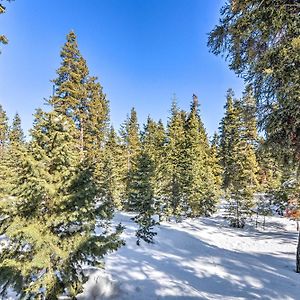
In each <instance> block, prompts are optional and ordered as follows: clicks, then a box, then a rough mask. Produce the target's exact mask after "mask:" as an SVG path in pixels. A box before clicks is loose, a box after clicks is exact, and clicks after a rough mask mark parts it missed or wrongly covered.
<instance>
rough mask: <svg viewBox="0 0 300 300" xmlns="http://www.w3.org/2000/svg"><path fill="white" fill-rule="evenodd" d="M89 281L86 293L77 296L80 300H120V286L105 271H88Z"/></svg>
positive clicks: (85, 288) (94, 269)
mask: <svg viewBox="0 0 300 300" xmlns="http://www.w3.org/2000/svg"><path fill="white" fill-rule="evenodd" d="M87 275H88V276H89V280H88V281H87V282H86V283H85V284H84V292H83V293H81V294H79V295H77V296H76V298H77V299H78V300H104V299H118V298H117V297H118V295H119V290H120V289H119V285H118V283H117V282H116V281H114V280H112V279H111V276H110V275H109V274H107V273H106V272H105V271H104V270H99V269H96V268H91V269H89V270H87Z"/></svg>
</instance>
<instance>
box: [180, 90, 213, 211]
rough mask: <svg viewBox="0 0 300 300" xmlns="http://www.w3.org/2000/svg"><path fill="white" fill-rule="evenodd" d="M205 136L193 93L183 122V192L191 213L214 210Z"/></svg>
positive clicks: (196, 100)
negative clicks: (189, 108)
mask: <svg viewBox="0 0 300 300" xmlns="http://www.w3.org/2000/svg"><path fill="white" fill-rule="evenodd" d="M209 152H210V148H209V143H208V138H207V135H206V132H205V129H204V126H203V123H202V121H201V118H200V114H199V103H198V98H197V96H196V95H193V102H192V105H191V110H190V113H189V115H188V118H187V120H186V124H185V153H186V155H185V160H184V162H185V184H184V190H185V196H186V200H187V202H188V204H189V208H190V210H191V211H190V214H191V215H192V216H199V215H209V214H211V213H212V212H213V211H214V210H215V204H216V200H217V197H218V195H217V194H216V189H217V187H216V185H215V183H216V182H215V177H214V174H213V166H212V164H211V158H210V156H209V154H210V153H209Z"/></svg>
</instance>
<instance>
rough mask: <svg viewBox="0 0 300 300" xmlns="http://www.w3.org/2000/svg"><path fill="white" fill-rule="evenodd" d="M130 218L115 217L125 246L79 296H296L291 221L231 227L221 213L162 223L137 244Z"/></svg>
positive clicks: (135, 299)
mask: <svg viewBox="0 0 300 300" xmlns="http://www.w3.org/2000/svg"><path fill="white" fill-rule="evenodd" d="M130 217H131V216H130V215H129V214H125V213H119V214H117V215H116V217H115V220H114V221H115V222H116V223H118V222H122V224H123V225H125V226H126V229H125V231H124V233H123V238H124V239H125V240H126V246H124V247H122V248H120V249H119V250H118V251H117V252H115V253H112V254H110V255H108V256H107V258H106V272H103V271H95V272H94V273H93V275H92V276H91V277H90V280H89V281H88V282H87V283H86V286H85V292H84V294H82V295H81V297H79V299H120V300H121V299H122V300H147V299H168V300H175V299H181V300H183V299H187V300H189V299H191V300H192V299H280V300H284V299H300V274H296V273H295V271H294V269H295V251H296V245H297V232H296V225H295V223H294V222H293V221H289V220H287V219H285V218H280V217H268V218H267V224H266V227H265V229H263V228H261V227H260V228H258V229H256V228H254V227H253V226H248V227H247V228H244V229H233V228H229V227H228V226H227V225H226V222H225V221H224V219H223V218H222V217H221V216H215V217H212V218H197V219H187V220H185V221H183V222H182V223H175V222H173V223H170V222H163V223H162V224H161V225H160V226H159V227H158V228H157V232H158V235H157V236H156V237H155V244H153V245H149V244H145V243H142V244H141V246H137V245H136V238H135V229H136V226H135V224H134V223H133V222H132V221H131V220H130ZM100 294H101V296H99V295H100ZM97 295H98V296H97Z"/></svg>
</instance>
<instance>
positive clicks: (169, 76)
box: [0, 0, 243, 136]
mask: <svg viewBox="0 0 300 300" xmlns="http://www.w3.org/2000/svg"><path fill="white" fill-rule="evenodd" d="M224 1H225V0H224ZM224 1H223V0H213V1H205V0H85V1H82V0H81V1H79V0H51V1H50V0H43V1H41V0H26V1H25V0H16V1H15V2H12V3H8V4H7V5H6V6H7V12H6V13H5V14H4V15H1V16H0V28H1V30H0V31H1V34H3V33H4V34H6V35H7V37H8V38H9V41H10V42H9V45H7V46H2V47H1V48H2V54H1V55H0V103H1V104H2V105H3V107H4V109H5V110H6V111H7V113H8V115H9V116H10V117H12V116H13V114H14V113H15V112H18V113H19V114H20V115H21V118H22V121H23V128H24V129H25V131H27V130H28V129H29V128H30V127H31V124H32V119H33V117H32V114H33V113H34V110H35V109H36V108H37V107H42V105H43V103H44V98H47V97H49V96H50V95H51V91H52V84H51V82H50V80H51V79H54V78H55V77H56V75H55V70H56V69H57V68H58V67H59V63H60V57H59V52H60V49H61V47H62V45H63V44H64V42H65V36H66V34H67V33H68V32H69V31H70V30H74V31H75V32H76V34H77V37H78V43H79V48H80V50H81V53H82V54H83V56H84V57H85V59H86V60H87V63H88V66H89V69H90V73H91V74H92V75H96V76H98V78H99V81H100V83H101V84H102V86H103V88H104V92H105V93H106V94H107V97H108V99H109V100H110V108H111V113H110V114H111V121H112V123H113V125H114V126H115V127H117V128H118V127H119V125H120V124H121V123H122V122H123V121H124V119H125V118H126V115H127V114H128V113H129V111H130V109H131V107H133V106H134V107H135V108H136V110H137V113H138V117H139V121H140V123H143V122H144V121H145V120H146V117H147V116H148V115H151V116H152V117H153V118H154V119H157V120H158V119H160V118H161V119H162V120H163V121H164V122H166V120H167V118H168V115H169V110H170V105H171V98H172V95H173V93H176V96H177V99H178V104H179V106H180V107H182V108H183V109H188V108H189V105H190V101H191V99H192V94H193V93H195V94H197V95H198V97H199V101H200V104H201V115H202V119H203V122H204V124H205V126H206V128H207V131H208V134H209V135H210V136H211V135H212V134H213V132H214V131H215V130H217V128H218V123H219V121H220V119H221V118H222V115H223V106H224V103H225V94H226V90H227V89H228V88H229V87H232V88H233V89H234V90H235V91H236V94H237V95H238V96H240V95H241V92H242V89H243V82H242V80H241V79H239V78H237V77H236V75H235V74H234V73H233V72H232V71H230V70H229V68H228V66H227V63H226V62H225V61H224V59H223V58H221V57H216V56H214V55H213V54H212V53H209V49H208V48H207V45H206V44H207V34H208V32H209V31H210V30H211V29H212V28H213V26H214V25H215V24H217V22H218V19H219V10H220V8H221V6H222V5H223V4H224Z"/></svg>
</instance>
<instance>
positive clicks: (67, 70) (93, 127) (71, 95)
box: [49, 32, 109, 161]
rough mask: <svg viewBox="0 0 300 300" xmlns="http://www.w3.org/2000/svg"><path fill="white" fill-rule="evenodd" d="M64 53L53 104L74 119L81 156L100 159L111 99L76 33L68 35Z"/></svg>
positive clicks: (58, 110)
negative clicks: (91, 72)
mask: <svg viewBox="0 0 300 300" xmlns="http://www.w3.org/2000/svg"><path fill="white" fill-rule="evenodd" d="M60 56H61V60H62V61H61V66H60V68H59V69H58V70H57V74H58V77H57V78H56V79H55V80H53V82H54V84H55V95H54V96H53V97H52V98H51V99H50V100H49V103H50V104H51V105H53V106H54V108H55V110H56V111H57V112H59V113H61V114H64V115H65V116H67V117H69V118H71V119H72V120H73V121H74V123H75V129H74V133H73V134H74V136H75V137H76V138H77V140H78V144H77V147H78V150H79V152H80V159H81V160H83V159H84V158H85V157H86V156H87V154H88V155H89V156H91V157H92V159H94V160H95V161H99V160H100V159H101V155H100V154H101V153H102V152H101V150H103V146H104V143H105V138H106V135H107V132H108V122H109V116H108V114H109V108H108V101H107V99H106V96H105V94H104V93H103V89H102V86H101V85H100V84H99V83H98V82H97V81H96V80H97V78H96V77H91V76H90V75H89V70H88V67H87V63H86V61H85V59H84V58H83V57H82V55H81V53H80V51H79V49H78V44H77V39H76V35H75V33H74V32H70V33H69V34H68V35H67V42H66V43H65V45H64V46H63V48H62V51H61V54H60ZM99 156H100V157H99Z"/></svg>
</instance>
